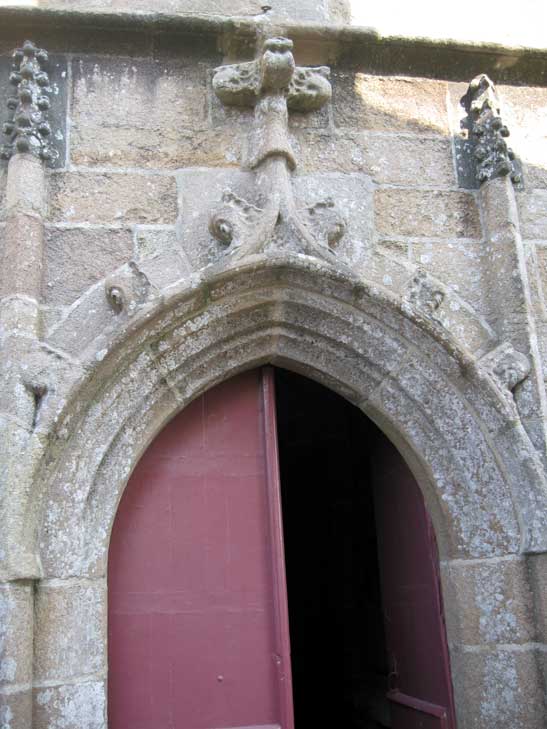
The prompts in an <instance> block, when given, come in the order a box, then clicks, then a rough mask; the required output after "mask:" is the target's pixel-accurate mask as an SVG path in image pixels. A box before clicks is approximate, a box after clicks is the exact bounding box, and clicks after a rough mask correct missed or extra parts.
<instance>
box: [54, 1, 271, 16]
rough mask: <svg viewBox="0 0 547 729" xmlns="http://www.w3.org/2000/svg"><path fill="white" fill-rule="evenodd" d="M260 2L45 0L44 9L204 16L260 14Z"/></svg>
mask: <svg viewBox="0 0 547 729" xmlns="http://www.w3.org/2000/svg"><path fill="white" fill-rule="evenodd" d="M262 4H263V3H262V2H260V0H221V1H220V2H218V0H91V1H90V2H86V1H85V0H45V2H43V7H48V8H67V9H70V10H75V9H80V10H85V11H86V12H100V11H101V10H102V11H104V10H113V11H114V12H118V13H133V12H135V11H141V12H144V11H148V12H156V13H200V14H203V15H259V14H260V13H261V6H262Z"/></svg>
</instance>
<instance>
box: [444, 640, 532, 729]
mask: <svg viewBox="0 0 547 729" xmlns="http://www.w3.org/2000/svg"><path fill="white" fill-rule="evenodd" d="M452 672H453V676H454V681H455V684H456V701H458V698H460V702H459V707H460V713H461V715H462V719H463V722H464V726H465V727H466V729H483V728H484V727H496V729H515V727H519V726H521V727H526V728H527V729H528V727H529V728H530V729H541V728H542V727H543V726H544V720H543V705H542V702H541V701H540V700H538V697H540V696H542V694H543V687H542V679H541V675H540V672H539V670H538V656H537V654H536V653H535V651H534V650H532V649H528V650H522V649H516V650H511V649H503V648H500V649H491V650H488V649H484V650H481V651H480V652H479V651H477V652H472V651H466V652H464V653H463V654H461V655H458V656H457V657H455V656H454V653H453V654H452ZM463 697H465V700H463ZM456 705H458V703H457V704H456Z"/></svg>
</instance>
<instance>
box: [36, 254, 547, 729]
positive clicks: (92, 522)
mask: <svg viewBox="0 0 547 729" xmlns="http://www.w3.org/2000/svg"><path fill="white" fill-rule="evenodd" d="M437 290H438V285H437V283H436V282H435V281H433V280H432V279H430V278H429V277H428V276H427V275H425V274H421V273H419V272H418V274H416V272H411V275H410V276H409V280H408V287H407V293H406V294H405V296H403V298H397V297H395V296H394V295H392V294H390V293H388V292H387V291H386V290H383V289H382V288H381V287H380V286H378V285H376V284H372V283H370V282H368V283H367V282H366V281H365V282H364V281H363V279H362V278H359V279H358V278H357V277H354V276H353V275H350V274H348V273H346V272H342V273H340V272H336V271H335V270H334V269H333V268H332V267H331V266H329V265H328V264H326V263H323V262H321V261H318V260H317V259H313V258H311V257H308V256H302V255H293V254H282V255H281V254H280V255H271V254H270V255H268V256H265V255H259V256H254V257H249V258H248V259H247V260H246V261H245V262H244V263H240V264H237V263H232V265H228V266H226V264H223V265H218V264H217V265H213V266H211V267H209V268H208V269H205V270H204V271H202V272H201V274H200V275H199V276H197V277H195V278H193V279H191V280H190V282H188V281H185V282H184V283H183V284H174V285H172V286H169V287H167V288H166V289H164V290H163V292H162V293H161V295H160V294H158V295H157V296H153V297H151V298H149V299H147V300H146V301H145V302H144V303H141V304H139V305H137V306H135V307H134V308H133V309H129V308H127V309H125V310H123V311H122V312H121V313H119V314H113V315H112V319H111V322H112V323H111V326H110V327H109V328H108V329H103V330H101V331H100V332H99V331H97V332H94V333H93V332H88V335H89V338H88V344H87V345H86V348H85V351H84V353H83V355H82V359H81V363H82V367H83V369H82V370H81V371H82V372H84V373H85V378H84V379H81V378H80V379H79V380H77V381H74V382H73V383H72V384H67V386H66V388H65V390H64V392H61V391H58V392H57V393H56V397H55V400H56V401H57V403H58V406H59V408H60V410H59V412H58V413H57V414H56V415H55V416H54V415H53V413H52V412H50V413H49V415H48V413H47V412H45V413H44V421H45V419H46V418H50V422H53V421H54V425H53V427H52V432H51V434H50V441H49V442H50V446H49V449H48V451H47V453H46V456H45V457H44V458H43V459H42V461H41V463H40V465H39V467H38V469H37V471H36V478H35V484H37V485H39V484H42V485H43V487H42V491H41V500H40V504H41V506H40V509H39V511H38V513H37V519H36V522H35V525H34V529H35V532H34V533H35V538H36V539H37V540H38V553H39V567H40V569H41V572H42V579H41V580H40V581H39V583H38V588H37V591H36V603H35V615H36V624H35V631H36V633H35V681H36V683H35V686H36V689H35V691H36V701H37V704H36V706H37V707H38V709H35V711H41V709H40V707H41V706H42V705H44V706H45V705H47V706H50V707H51V706H53V707H54V708H53V710H54V711H57V712H60V713H61V714H63V712H66V710H67V708H66V707H67V703H66V702H71V703H70V706H71V707H72V708H71V709H70V710H71V711H75V712H76V715H77V716H78V717H80V716H81V717H82V726H88V724H85V723H84V721H83V720H84V718H85V716H84V715H86V713H87V714H89V712H90V711H93V712H96V713H95V715H94V716H95V718H96V721H95V723H91V724H89V726H93V727H102V726H106V724H105V723H102V722H106V679H107V650H106V646H107V644H106V632H105V631H106V606H107V599H106V594H107V593H106V568H107V557H108V544H109V537H110V530H111V526H112V523H113V520H114V516H115V513H116V509H117V505H118V503H119V500H120V498H121V495H122V493H123V489H124V488H125V485H126V483H127V481H128V478H129V476H130V474H131V472H132V469H133V468H134V467H135V465H136V463H137V462H138V460H139V458H140V456H141V454H142V453H143V452H144V450H145V449H146V447H147V445H148V444H149V443H150V441H151V440H152V439H153V438H154V436H155V435H156V434H157V433H158V432H159V431H160V430H161V428H162V427H163V425H164V424H165V423H166V422H167V421H168V420H169V419H171V418H172V417H173V416H174V415H175V414H176V413H177V412H179V411H180V410H181V409H182V408H184V407H185V405H187V404H188V403H189V402H190V401H191V400H192V399H193V398H195V397H197V396H198V395H200V394H201V393H202V392H204V391H205V390H207V389H208V388H210V387H212V386H214V385H215V384H217V383H219V382H221V381H222V380H224V379H227V378H229V377H231V376H233V375H234V374H236V373H237V372H240V371H242V370H245V369H248V368H252V367H256V366H259V365H261V364H264V363H273V364H277V365H280V366H284V367H287V368H290V369H293V370H295V371H298V372H300V373H302V374H304V375H306V376H308V377H311V378H313V379H316V380H318V381H320V382H322V383H323V384H325V385H326V386H328V387H330V388H331V389H333V390H335V391H336V392H338V393H339V394H340V395H342V396H344V397H345V398H347V399H348V400H349V401H351V402H353V403H354V404H355V405H356V406H358V407H359V408H361V409H362V410H363V411H364V412H365V413H366V414H367V415H368V416H369V417H371V418H372V419H373V420H374V421H375V422H376V423H377V424H378V425H379V426H380V427H381V428H382V430H383V431H384V432H385V433H386V434H387V435H388V437H390V438H391V439H392V440H393V442H394V443H395V444H396V445H397V447H398V448H399V449H400V451H401V453H402V454H403V456H404V457H405V459H406V461H407V463H408V464H409V466H410V468H411V469H412V471H413V472H414V474H415V476H416V478H417V480H418V482H419V484H420V486H421V488H422V490H423V493H424V496H425V499H426V502H427V505H428V508H429V511H430V513H431V516H432V519H433V522H434V525H435V529H436V533H437V537H438V542H439V549H440V556H441V561H442V564H443V565H444V566H443V570H444V571H445V574H444V575H443V580H445V579H446V580H447V585H448V587H447V588H446V589H448V590H449V592H448V593H447V595H449V594H451V593H450V590H451V589H452V588H450V580H451V579H452V576H451V575H452V572H451V570H453V569H455V570H456V571H457V570H459V569H460V565H462V564H464V565H471V567H470V569H476V568H477V565H479V566H481V565H486V569H488V565H490V564H493V563H495V564H498V563H502V564H505V563H507V564H508V565H509V568H510V569H511V570H512V569H513V568H514V566H515V565H517V567H518V569H519V570H520V569H521V568H522V569H524V567H523V562H522V559H523V557H522V556H521V555H522V553H524V552H535V551H541V550H542V549H543V548H544V544H543V541H542V540H543V539H544V534H543V532H542V530H541V522H540V521H538V519H540V516H538V515H540V514H541V513H542V511H544V509H545V506H546V497H545V484H544V481H543V474H542V471H541V467H540V465H539V462H538V459H537V456H536V454H535V451H534V449H533V447H532V446H531V444H530V442H529V439H528V436H527V434H526V432H525V430H524V428H523V427H522V425H521V423H520V421H519V418H518V415H517V410H516V408H515V405H514V402H513V399H512V394H511V392H510V390H508V389H507V388H505V387H504V386H503V384H502V382H501V380H500V376H499V375H495V372H494V370H493V369H492V367H491V365H490V364H489V357H490V356H491V355H486V356H485V355H484V351H487V350H488V348H490V350H492V344H491V342H490V340H489V339H488V336H486V335H485V336H484V337H482V338H480V337H479V338H477V341H478V342H479V346H478V351H479V354H480V358H478V357H477V356H476V355H475V354H474V353H473V352H472V351H470V349H469V347H467V346H464V345H462V344H461V342H458V340H457V338H456V337H455V336H454V335H453V334H452V333H451V332H450V326H455V327H456V329H457V327H458V326H459V324H457V325H456V324H454V323H453V324H451V323H450V321H449V320H448V319H446V318H444V319H443V313H442V307H443V306H444V305H445V300H443V303H442V304H441V305H440V306H437V304H436V303H435V305H434V306H431V305H429V304H428V301H429V302H430V301H431V296H433V300H434V301H436V299H435V296H434V294H435V291H437ZM427 292H430V293H431V292H433V293H432V294H431V296H429V298H428V295H427ZM90 295H93V294H90ZM102 296H103V305H104V307H105V308H107V307H108V304H107V303H106V297H105V296H104V290H103V294H102ZM446 305H447V306H448V307H449V308H450V305H449V303H447V304H446ZM458 311H460V314H461V312H462V311H463V314H461V315H462V316H467V317H468V318H469V323H470V324H473V326H474V327H475V329H476V330H477V331H479V330H480V323H479V322H478V321H475V320H473V316H472V313H471V312H470V311H468V310H465V308H464V309H461V310H460V309H459V310H458ZM460 324H461V320H460ZM69 326H70V323H67V327H69ZM494 350H495V348H494ZM496 361H498V360H497V359H496ZM48 407H49V408H50V409H51V410H53V399H52V403H50V405H49V406H48ZM61 408H62V409H61ZM42 427H45V425H42ZM524 485H526V486H525V487H523V486H524ZM454 566H455V567H454ZM480 568H481V569H482V567H480ZM519 574H520V572H519ZM496 589H497V588H496ZM490 597H491V598H492V600H494V602H495V596H494V595H493V596H488V597H487V603H488V600H490ZM445 599H446V598H445ZM529 599H530V598H527V600H529ZM448 607H449V609H447V630H448V638H449V643H450V650H451V655H452V668H453V672H454V677H455V678H454V681H455V691H456V703H457V705H458V706H459V707H464V708H465V707H471V708H469V711H470V712H471V713H472V715H473V716H480V715H481V713H480V712H481V710H480V708H478V707H477V699H476V697H475V699H473V697H472V696H471V695H470V694H471V693H472V692H473V691H474V690H475V689H474V682H475V678H470V677H476V675H477V666H476V665H475V664H476V660H477V657H476V655H475V653H473V652H471V653H469V651H470V650H471V649H468V648H467V647H466V642H470V641H471V642H472V641H473V639H472V638H471V637H470V636H471V633H472V632H473V630H474V629H475V628H474V627H473V626H474V621H475V616H474V615H473V614H468V613H467V611H465V610H462V609H459V607H458V605H457V603H454V605H452V604H450V606H449V605H448V603H447V608H448ZM487 607H488V605H487ZM529 607H530V605H527V606H525V609H528V608H529ZM517 612H518V611H517ZM492 619H493V620H494V623H496V621H498V622H499V618H498V616H497V615H495V616H494V617H493V618H492ZM502 622H503V621H502ZM52 624H54V625H55V630H53V631H52V630H51V628H47V627H46V626H51V625H52ZM504 625H505V623H504ZM507 625H508V626H510V625H512V623H511V622H509V623H508V624H507ZM506 628H507V626H505V628H503V630H505V629H506ZM503 630H502V633H503ZM506 633H507V636H506V640H507V641H509V642H510V641H511V635H510V634H511V630H509V632H507V630H506ZM66 636H70V638H67V637H66ZM497 637H498V638H499V636H497ZM501 637H504V635H502V636H501ZM474 650H475V648H474V647H473V648H472V651H474ZM486 651H487V652H486V654H485V655H484V656H482V655H481V656H480V660H481V661H483V663H484V665H483V667H482V668H481V669H480V671H481V673H482V674H484V680H485V681H486V680H490V678H491V677H492V676H494V678H495V681H494V683H493V684H492V686H491V687H490V689H489V691H490V694H492V695H491V696H490V695H487V697H486V698H484V697H480V701H481V702H482V703H484V702H486V703H487V704H488V702H489V701H491V700H497V699H496V696H497V692H498V691H501V690H502V687H503V686H504V683H503V680H502V678H503V677H502V666H505V665H506V664H507V661H508V660H509V661H514V660H517V659H515V657H514V655H513V654H511V655H510V656H509V658H508V657H507V656H505V655H498V653H497V652H496V651H495V650H494V651H493V652H492V649H491V647H490V646H487V647H486ZM534 655H535V654H534V653H533V651H532V652H531V653H530V654H529V653H526V654H525V658H524V660H525V661H527V662H529V661H530V660H531V661H532V664H533V665H535V663H534V661H535V658H533V656H534ZM530 656H532V658H530ZM518 660H519V661H521V660H523V659H522V657H521V658H519V659H518ZM527 665H528V663H527ZM46 666H47V668H46ZM519 666H520V664H519V665H516V666H515V670H520V667H519ZM531 670H532V669H531ZM533 670H536V669H535V668H534V669H533ZM498 675H499V681H498ZM489 677H490V678H489ZM534 680H536V678H534ZM52 686H53V688H52ZM52 696H53V697H54V700H53V701H51V698H52ZM40 701H42V704H40ZM488 705H489V704H488ZM511 706H512V708H511V712H513V711H514V710H517V711H518V710H520V709H519V706H518V705H516V704H512V705H511ZM515 707H516V708H515ZM461 710H463V709H461ZM461 710H460V708H458V711H459V712H460V713H461ZM466 710H467V709H466ZM48 711H49V709H48ZM78 712H80V713H78ZM462 716H463V715H462ZM101 717H103V718H101Z"/></svg>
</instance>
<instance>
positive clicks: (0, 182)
mask: <svg viewBox="0 0 547 729" xmlns="http://www.w3.org/2000/svg"><path fill="white" fill-rule="evenodd" d="M7 180H8V170H7V167H5V166H3V167H0V220H4V218H5V217H6V186H7ZM0 233H1V231H0Z"/></svg>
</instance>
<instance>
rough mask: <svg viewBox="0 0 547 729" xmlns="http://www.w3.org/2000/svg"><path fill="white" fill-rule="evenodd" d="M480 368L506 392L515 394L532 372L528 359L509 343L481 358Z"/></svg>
mask: <svg viewBox="0 0 547 729" xmlns="http://www.w3.org/2000/svg"><path fill="white" fill-rule="evenodd" d="M479 366H480V367H481V369H484V370H485V371H486V372H487V373H488V375H489V376H490V377H491V378H492V379H494V380H495V382H496V383H497V385H498V386H499V387H500V388H501V389H502V390H504V391H505V392H513V390H514V389H515V387H516V386H517V385H519V384H520V383H521V382H523V381H524V380H525V379H526V378H527V377H528V375H529V374H530V370H531V365H530V361H529V359H528V357H527V356H526V355H525V354H522V352H519V351H517V350H516V349H515V348H514V347H513V345H512V344H510V343H509V342H503V344H500V345H499V346H498V347H496V348H495V349H493V350H492V351H491V352H488V354H485V355H484V357H481V359H480V361H479Z"/></svg>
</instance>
